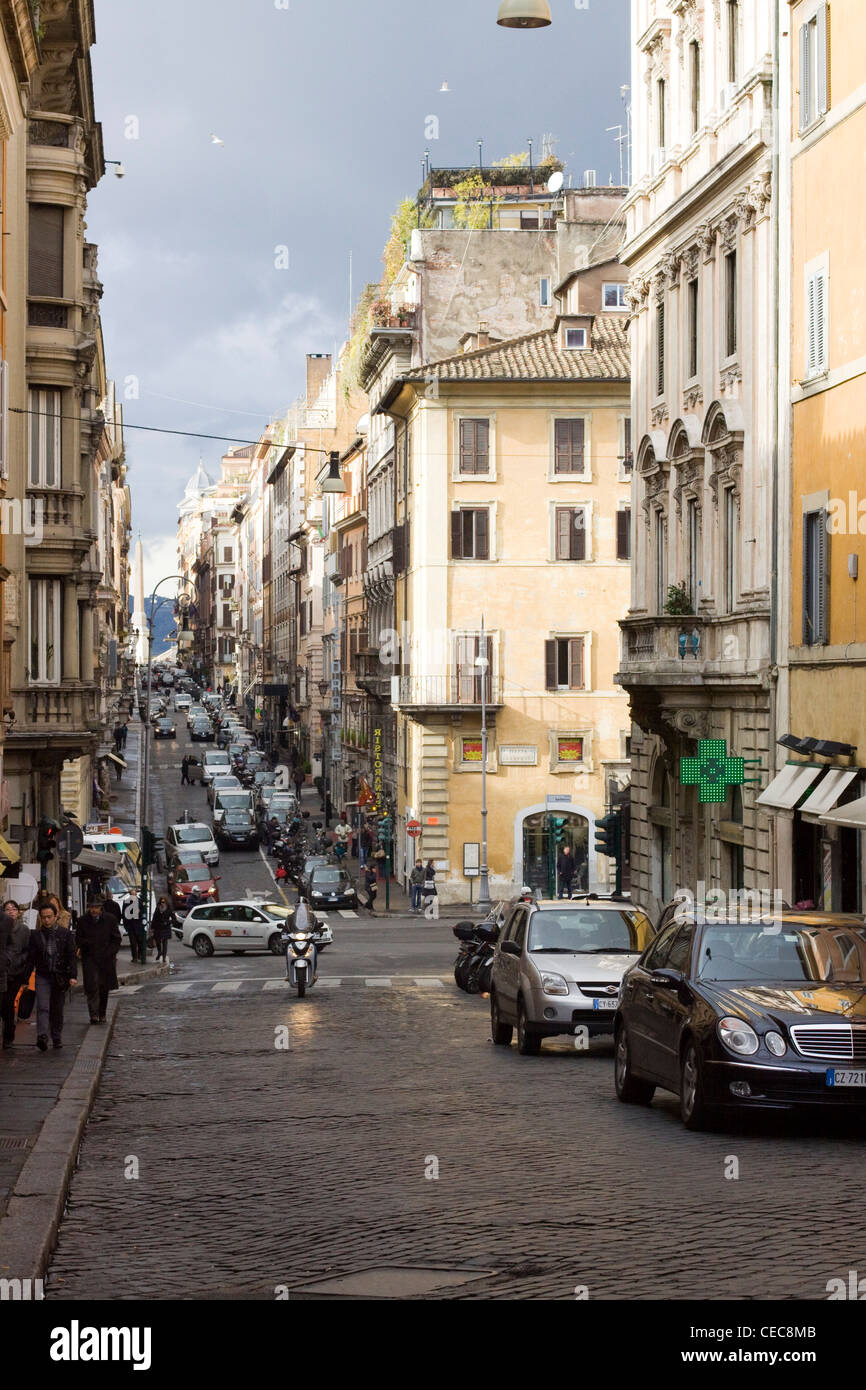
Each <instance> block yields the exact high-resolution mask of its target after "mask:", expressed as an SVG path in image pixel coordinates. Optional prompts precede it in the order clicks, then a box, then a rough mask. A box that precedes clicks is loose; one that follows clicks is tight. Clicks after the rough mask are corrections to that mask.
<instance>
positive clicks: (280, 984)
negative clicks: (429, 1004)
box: [136, 975, 450, 998]
mask: <svg viewBox="0 0 866 1390" xmlns="http://www.w3.org/2000/svg"><path fill="white" fill-rule="evenodd" d="M448 979H450V976H447V975H441V976H440V975H400V976H392V975H387V976H385V975H376V976H372V975H320V976H319V978H318V980H317V981H316V988H317V989H320V988H325V989H339V988H340V987H341V985H343V984H362V985H363V986H364V987H365V988H366V989H394V988H403V987H405V986H409V987H411V986H413V985H415V986H417V987H418V988H419V989H444V987H445V982H446V981H447V980H448ZM244 985H259V986H260V989H259V993H261V994H263V993H265V992H267V991H270V990H280V989H286V988H289V987H290V986H289V983H288V981H287V980H286V979H285V978H283V977H282V976H280V977H278V978H275V979H272V980H216V981H213V982H211V981H207V980H182V981H181V980H177V981H173V982H172V983H171V984H170V985H161V986H160V988H159V993H160V994H173V995H187V996H188V995H189V992H190V990H193V989H195V988H196V987H198V988H199V989H200V990H201V993H200V995H199V996H198V997H199V998H201V997H204V996H205V995H208V994H238V993H240V991H241V990H242V989H243V986H244ZM136 988H140V986H136Z"/></svg>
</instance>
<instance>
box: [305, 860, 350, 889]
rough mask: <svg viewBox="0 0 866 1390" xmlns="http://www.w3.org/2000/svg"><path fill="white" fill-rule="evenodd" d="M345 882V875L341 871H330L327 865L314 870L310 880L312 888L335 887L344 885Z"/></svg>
mask: <svg viewBox="0 0 866 1390" xmlns="http://www.w3.org/2000/svg"><path fill="white" fill-rule="evenodd" d="M346 881H347V880H346V874H345V872H344V871H343V870H342V869H332V868H329V867H328V866H327V865H323V866H322V867H321V868H318V869H314V870H313V877H312V880H311V882H312V885H313V887H314V888H319V887H322V886H328V887H332V886H334V887H335V886H337V885H338V884H343V883H345V882H346Z"/></svg>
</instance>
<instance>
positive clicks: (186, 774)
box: [180, 753, 192, 787]
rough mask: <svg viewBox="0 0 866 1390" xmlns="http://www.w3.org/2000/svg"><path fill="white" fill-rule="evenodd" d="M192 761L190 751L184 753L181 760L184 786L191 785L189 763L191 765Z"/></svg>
mask: <svg viewBox="0 0 866 1390" xmlns="http://www.w3.org/2000/svg"><path fill="white" fill-rule="evenodd" d="M191 762H192V759H191V758H190V756H189V754H188V753H184V755H183V757H182V758H181V761H180V785H181V786H182V787H183V786H187V787H188V786H190V785H191V783H190V780H189V765H190V763H191Z"/></svg>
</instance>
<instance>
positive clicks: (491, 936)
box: [452, 903, 505, 994]
mask: <svg viewBox="0 0 866 1390" xmlns="http://www.w3.org/2000/svg"><path fill="white" fill-rule="evenodd" d="M504 920H505V904H504V903H496V904H495V905H494V906H493V907H492V908H491V910H490V912H489V913H488V915H487V916H486V917H485V918H484V920H483V921H482V922H458V923H457V925H456V926H455V927H453V928H452V930H453V932H454V935H455V936H456V937H457V940H458V941H459V942H460V950H459V951H458V953H457V959H456V961H455V962H454V979H455V982H456V983H457V985H458V986H459V988H460V989H462V990H465V992H466V993H467V994H487V993H489V991H490V979H491V974H492V970H493V955H494V950H495V947H496V942H497V941H498V939H499V933H500V931H501V930H502V924H503V922H504Z"/></svg>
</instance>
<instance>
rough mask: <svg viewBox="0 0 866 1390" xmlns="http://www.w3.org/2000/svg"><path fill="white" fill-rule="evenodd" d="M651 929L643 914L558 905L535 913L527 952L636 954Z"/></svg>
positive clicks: (646, 941)
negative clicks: (554, 909) (547, 910)
mask: <svg viewBox="0 0 866 1390" xmlns="http://www.w3.org/2000/svg"><path fill="white" fill-rule="evenodd" d="M651 936H652V932H651V929H650V926H649V923H648V922H647V920H646V918H645V917H644V916H643V914H642V913H632V912H625V911H619V910H616V909H613V908H607V909H598V908H591V907H577V908H575V907H573V908H566V907H563V908H558V909H557V910H556V911H551V912H535V913H533V916H532V922H531V925H530V928H529V944H528V947H527V949H528V950H529V951H562V952H565V951H567V952H570V953H574V954H576V955H600V954H602V953H604V952H616V953H619V954H622V953H626V952H627V953H630V954H631V953H634V954H635V955H637V954H638V953H639V952H641V951H642V950H643V949H644V947H645V946H647V945H648V944H649V941H650V939H651Z"/></svg>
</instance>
